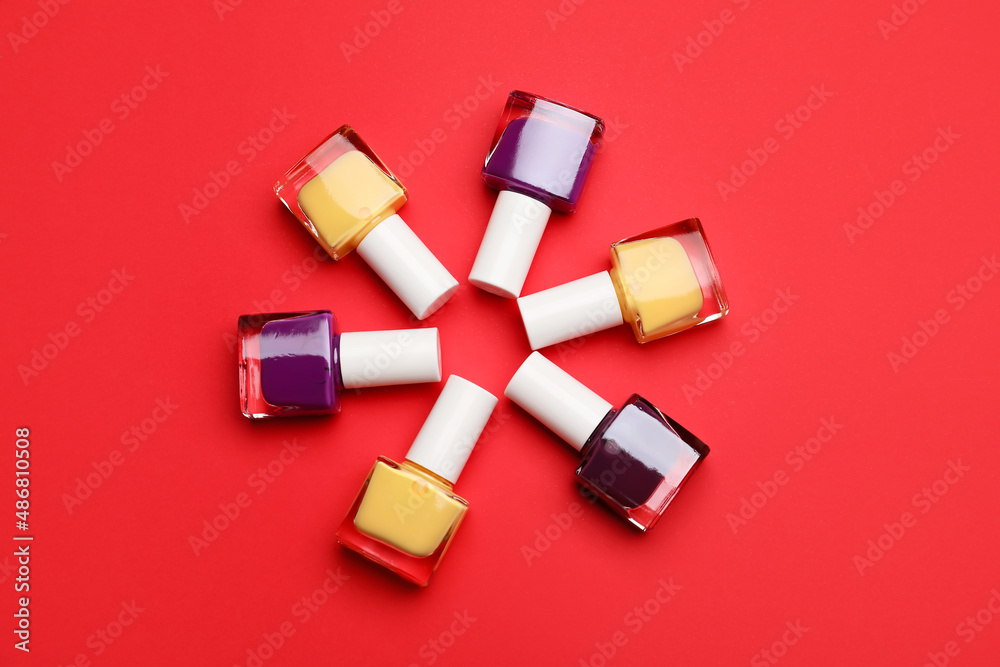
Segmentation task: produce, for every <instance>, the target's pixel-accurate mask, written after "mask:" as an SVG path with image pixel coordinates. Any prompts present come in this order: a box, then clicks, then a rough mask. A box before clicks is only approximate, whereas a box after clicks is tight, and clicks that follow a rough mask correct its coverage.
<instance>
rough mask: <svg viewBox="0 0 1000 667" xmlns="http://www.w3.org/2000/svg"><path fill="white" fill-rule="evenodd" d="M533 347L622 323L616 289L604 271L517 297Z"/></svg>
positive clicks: (559, 341)
mask: <svg viewBox="0 0 1000 667" xmlns="http://www.w3.org/2000/svg"><path fill="white" fill-rule="evenodd" d="M517 307H518V309H519V310H520V311H521V320H522V321H523V322H524V330H525V332H527V334H528V342H529V343H530V344H531V349H532V350H537V349H539V348H542V347H546V346H548V345H553V344H555V343H561V342H563V341H566V340H570V339H571V338H577V337H579V336H585V335H587V334H589V333H594V332H595V331H601V330H603V329H610V328H611V327H614V326H618V325H619V324H622V323H623V322H624V320H623V319H622V309H621V305H620V304H619V302H618V293H617V292H616V291H615V285H614V283H613V282H611V274H609V273H608V272H607V271H601V272H600V273H595V274H593V275H591V276H587V277H586V278H580V279H579V280H574V281H572V282H569V283H566V284H564V285H559V286H558V287H553V288H551V289H547V290H543V291H541V292H536V293H534V294H530V295H528V296H522V297H521V298H520V299H518V300H517Z"/></svg>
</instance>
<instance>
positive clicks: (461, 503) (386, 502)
mask: <svg viewBox="0 0 1000 667" xmlns="http://www.w3.org/2000/svg"><path fill="white" fill-rule="evenodd" d="M496 404H497V399H496V397H495V396H493V394H491V393H489V392H488V391H486V390H485V389H482V388H481V387H478V386H477V385H475V384H473V383H472V382H469V381H468V380H465V379H463V378H460V377H458V376H457V375H452V376H451V377H449V378H448V382H446V383H445V386H444V389H443V390H442V392H441V395H440V396H439V397H438V399H437V402H435V404H434V407H433V408H432V409H431V412H430V414H429V415H428V417H427V420H426V421H425V422H424V425H423V426H422V427H421V429H420V432H419V433H418V434H417V437H416V439H415V440H414V441H413V445H412V446H411V447H410V450H409V452H407V454H406V458H405V460H404V461H403V462H402V463H397V462H395V461H393V460H391V459H388V458H386V457H382V456H380V457H378V459H377V460H376V461H375V465H374V466H373V467H372V469H371V472H370V473H368V478H367V479H366V480H365V483H364V484H363V485H362V487H361V491H360V492H359V493H358V495H357V498H356V499H355V501H354V504H353V505H352V506H351V509H350V511H349V512H348V513H347V517H346V518H345V519H344V521H343V523H341V525H340V528H339V529H338V530H337V541H339V542H340V543H341V544H343V545H344V546H345V547H348V548H350V549H352V550H354V551H357V552H358V553H360V554H361V555H363V556H365V557H366V558H368V559H370V560H372V561H374V562H376V563H379V564H380V565H383V566H384V567H386V568H388V569H390V570H391V571H393V572H395V573H396V574H398V575H399V576H401V577H403V578H404V579H407V580H409V581H412V582H413V583H415V584H418V585H420V586H426V585H427V583H428V581H429V580H430V578H431V575H432V574H433V573H434V571H435V570H436V569H437V567H438V565H439V564H440V562H441V559H442V558H443V557H444V554H445V552H446V551H447V550H448V546H449V545H450V544H451V541H452V539H453V538H454V537H455V532H456V531H457V530H458V527H459V525H460V524H461V523H462V519H463V518H464V517H465V513H466V511H467V510H468V507H469V504H468V502H467V501H466V500H465V499H464V498H462V497H461V496H459V495H457V494H455V492H454V491H453V485H454V484H455V482H456V481H457V480H458V476H459V475H460V474H461V472H462V469H463V468H464V467H465V464H466V461H468V458H469V456H470V454H471V453H472V448H473V447H474V446H475V444H476V441H477V440H478V439H479V435H480V434H481V433H482V431H483V428H485V426H486V422H487V421H488V420H489V418H490V414H491V413H492V412H493V408H494V407H495V406H496Z"/></svg>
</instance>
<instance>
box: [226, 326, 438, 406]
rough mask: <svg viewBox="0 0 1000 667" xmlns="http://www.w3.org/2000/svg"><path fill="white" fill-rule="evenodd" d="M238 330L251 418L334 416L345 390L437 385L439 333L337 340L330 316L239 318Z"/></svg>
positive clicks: (244, 398)
mask: <svg viewBox="0 0 1000 667" xmlns="http://www.w3.org/2000/svg"><path fill="white" fill-rule="evenodd" d="M238 328H239V336H238V340H239V360H240V361H239V365H240V404H241V407H242V409H243V414H244V415H245V416H246V417H248V418H250V419H262V418H266V417H290V416H301V415H324V414H334V413H337V412H340V395H341V392H342V391H343V390H344V389H345V388H347V389H352V388H360V387H374V386H385V385H392V384H409V383H416V382H438V381H439V380H440V379H441V348H440V344H439V340H438V331H437V329H433V328H429V329H403V330H398V331H364V332H352V333H340V332H339V331H338V330H337V320H336V318H335V317H334V316H333V313H331V312H330V311H328V310H313V311H307V312H301V313H262V314H257V315H242V316H241V317H240V318H239V323H238Z"/></svg>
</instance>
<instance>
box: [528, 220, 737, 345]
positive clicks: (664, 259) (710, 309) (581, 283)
mask: <svg viewBox="0 0 1000 667" xmlns="http://www.w3.org/2000/svg"><path fill="white" fill-rule="evenodd" d="M611 265H612V266H611V270H610V271H601V272H600V273H595V274H593V275H590V276H587V277H586V278H580V279H579V280H574V281H572V282H568V283H565V284H563V285H560V286H558V287H553V288H551V289H547V290H543V291H541V292H536V293H535V294H530V295H528V296H524V297H521V298H520V299H518V300H517V306H518V308H519V309H520V311H521V319H522V321H523V322H524V329H525V331H526V332H527V334H528V342H529V343H530V344H531V349H532V350H537V349H539V348H542V347H546V346H548V345H553V344H555V343H561V342H563V341H566V340H570V339H571V338H577V337H579V336H584V335H586V334H589V333H593V332H595V331H601V330H602V329H609V328H611V327H613V326H617V325H619V324H622V323H624V322H628V323H629V324H630V325H631V326H632V331H633V333H634V334H635V339H636V340H637V341H639V342H640V343H647V342H649V341H651V340H656V339H658V338H663V337H664V336H669V335H671V334H675V333H677V332H679V331H684V330H685V329H690V328H691V327H694V326H697V325H699V324H704V323H706V322H712V321H713V320H717V319H719V318H721V317H723V316H725V314H726V313H728V312H729V301H728V300H727V299H726V292H725V290H724V289H723V287H722V280H721V279H720V278H719V271H718V269H716V268H715V261H714V260H713V259H712V252H711V250H709V247H708V241H707V240H706V239H705V232H704V230H703V229H702V227H701V222H700V221H699V220H698V219H697V218H691V219H689V220H682V221H681V222H677V223H674V224H672V225H667V226H666V227H661V228H660V229H654V230H653V231H651V232H647V233H645V234H639V235H638V236H632V237H630V238H627V239H624V240H622V241H618V242H617V243H612V244H611Z"/></svg>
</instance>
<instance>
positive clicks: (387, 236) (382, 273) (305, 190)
mask: <svg viewBox="0 0 1000 667" xmlns="http://www.w3.org/2000/svg"><path fill="white" fill-rule="evenodd" d="M274 192H275V194H276V195H277V196H278V199H280V200H281V201H282V203H284V204H285V206H286V207H287V208H288V210H289V211H290V212H291V213H292V215H294V216H295V218H296V219H297V220H298V221H299V222H300V223H302V225H303V226H304V227H305V228H306V230H308V232H309V233H310V234H311V235H312V236H313V238H315V239H316V241H317V242H318V243H319V244H320V245H321V246H323V248H324V249H325V250H326V251H327V253H329V255H330V257H332V258H333V259H334V260H339V259H341V258H342V257H344V256H345V255H347V254H348V253H350V252H351V251H352V250H357V251H358V255H360V256H361V258H362V259H364V260H365V261H366V262H367V263H368V265H369V266H371V267H372V269H373V270H374V271H375V273H377V274H378V275H379V277H381V278H382V280H384V281H385V283H386V284H387V285H388V286H389V287H390V288H391V289H392V291H393V292H395V293H396V295H397V296H398V297H399V298H400V299H401V300H402V301H403V303H405V304H406V305H407V307H408V308H409V309H410V311H411V312H412V313H413V314H414V315H416V317H417V319H424V318H426V317H428V316H429V315H430V314H431V313H433V312H434V311H436V310H437V309H438V308H440V307H441V306H442V305H443V304H444V303H445V302H446V301H447V300H448V299H449V298H450V297H451V295H452V294H454V293H455V290H456V289H458V281H457V280H455V278H454V277H453V276H452V275H451V274H450V273H448V270H447V269H445V268H444V266H442V265H441V262H439V261H438V260H437V258H436V257H435V256H434V255H433V254H432V253H431V251H430V250H428V249H427V246H425V245H424V244H423V242H422V241H421V240H420V239H419V238H417V235H416V234H414V233H413V230H412V229H410V227H409V226H408V225H407V224H406V223H405V222H404V221H403V219H402V218H401V217H400V216H399V214H398V213H397V211H398V210H399V209H400V208H401V207H402V206H403V204H405V203H406V199H407V194H406V188H404V187H403V184H402V183H400V182H399V179H397V178H396V177H395V176H394V175H393V174H392V172H391V171H389V168H388V167H386V166H385V164H384V163H383V162H382V160H380V159H379V157H378V156H377V155H376V154H375V152H374V151H373V150H372V149H371V148H370V147H369V146H368V144H366V143H365V142H364V141H363V140H362V139H361V137H359V136H358V133H357V132H355V131H354V129H353V128H352V127H351V126H349V125H344V126H342V127H340V129H338V130H337V131H336V132H334V133H333V134H331V135H330V136H329V137H327V138H326V139H324V140H323V141H322V143H320V145H319V146H317V147H316V148H314V149H313V150H312V151H310V152H309V153H308V154H307V155H306V156H305V157H303V158H302V159H301V160H299V161H298V162H297V163H296V164H295V166H293V167H292V168H291V169H289V170H288V172H287V173H286V174H285V176H284V178H282V180H280V181H278V182H277V183H275V185H274Z"/></svg>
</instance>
